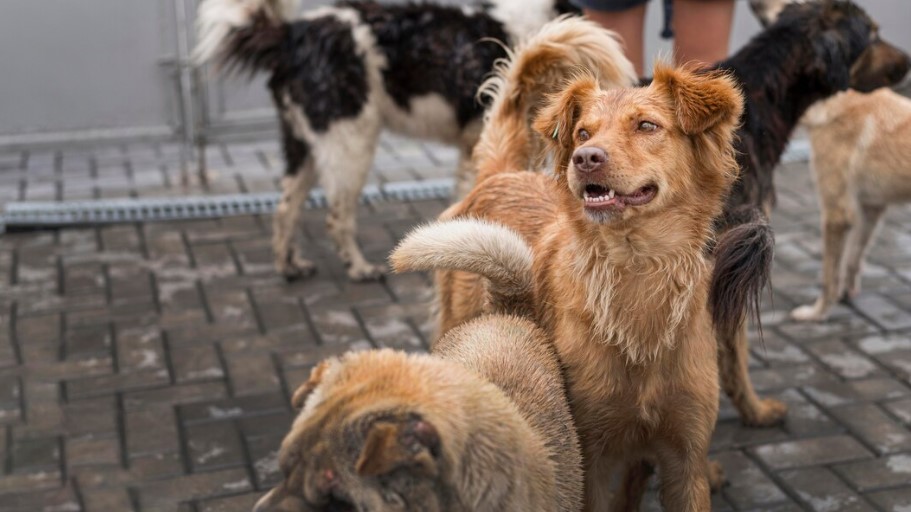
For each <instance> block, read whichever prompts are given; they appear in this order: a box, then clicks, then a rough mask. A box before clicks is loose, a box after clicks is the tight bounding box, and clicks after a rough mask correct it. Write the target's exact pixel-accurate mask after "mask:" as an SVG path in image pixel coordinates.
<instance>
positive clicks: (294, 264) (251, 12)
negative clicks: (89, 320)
mask: <svg viewBox="0 0 911 512" xmlns="http://www.w3.org/2000/svg"><path fill="white" fill-rule="evenodd" d="M299 3H300V1H299V0H205V1H203V2H202V3H201V4H200V8H199V43H198V45H197V49H196V60H197V62H207V61H211V62H213V63H215V64H217V65H219V66H220V67H221V68H222V69H223V70H226V71H241V72H249V73H251V74H252V73H256V72H263V73H268V74H269V90H270V92H271V94H272V98H273V102H274V104H275V107H276V110H277V112H278V114H279V115H278V117H279V124H280V128H281V136H282V146H283V150H284V157H285V166H286V168H285V175H284V178H283V179H282V198H281V201H280V202H279V204H278V206H277V208H276V212H275V215H274V217H273V235H272V245H273V253H274V258H275V260H274V261H275V267H276V269H277V271H278V272H279V273H280V274H281V275H282V276H284V277H285V278H286V279H288V280H293V279H298V278H303V277H307V276H309V275H311V274H313V273H314V272H315V271H316V266H315V264H314V263H313V262H312V261H310V260H308V259H306V258H304V257H303V256H302V251H301V250H300V248H299V247H298V246H297V243H296V239H297V235H298V233H299V231H300V225H299V220H300V211H301V208H302V207H303V206H304V204H305V203H306V201H307V199H308V197H309V193H310V190H311V189H312V188H313V186H314V185H316V184H317V182H319V184H320V185H321V186H322V188H323V191H324V192H325V194H326V198H327V200H328V207H329V215H328V220H327V231H328V234H329V236H330V238H331V240H332V242H333V245H334V246H335V248H336V251H337V254H338V256H339V258H340V259H341V260H342V261H343V262H344V263H345V264H346V265H347V266H348V270H347V273H348V277H349V278H350V279H351V280H354V281H363V280H372V279H378V278H380V277H382V275H383V273H384V271H385V267H384V266H383V265H381V264H375V263H371V262H370V261H368V260H367V258H366V257H365V256H364V254H363V252H362V250H361V248H360V246H359V244H358V242H357V239H356V236H357V216H356V214H357V205H358V201H359V199H360V196H361V190H362V188H363V187H364V183H365V181H366V179H367V173H368V171H369V169H370V167H371V164H372V162H373V156H374V152H375V150H376V146H377V142H378V138H379V135H380V132H381V130H383V129H389V130H392V131H396V132H399V133H402V134H405V135H409V136H414V137H420V138H423V139H431V140H436V141H440V142H443V143H446V144H452V145H455V146H457V147H458V148H459V150H460V154H461V158H460V163H459V164H458V168H457V171H456V188H457V193H458V194H457V195H463V194H464V193H465V192H466V191H467V190H468V189H469V188H470V186H471V184H472V183H473V181H474V171H473V168H472V167H471V165H470V155H471V151H472V148H473V147H474V144H475V143H476V141H477V139H478V136H479V133H480V131H481V124H482V123H481V117H482V113H483V111H484V105H483V104H482V103H481V102H479V101H478V100H477V97H476V94H477V89H478V86H479V85H480V84H481V83H482V81H483V80H484V78H485V77H486V76H487V75H488V74H489V73H490V72H491V70H492V69H493V67H494V65H495V62H496V61H497V59H499V58H501V57H504V56H505V55H506V54H507V51H506V49H505V46H504V45H506V44H510V43H517V42H518V41H520V40H522V39H524V38H525V37H527V35H528V34H530V33H532V32H533V31H534V30H537V29H538V28H540V27H541V26H542V25H543V24H544V23H546V22H547V21H549V20H551V19H553V18H554V17H556V16H557V15H558V14H559V13H562V12H565V11H566V10H569V6H568V5H567V2H566V1H565V0H558V1H554V0H493V1H491V2H483V3H479V4H478V5H477V6H474V7H472V6H461V7H460V6H451V5H438V4H434V3H431V2H421V3H410V2H407V3H401V4H381V3H378V2H373V1H340V2H339V3H337V4H336V5H335V6H333V7H321V8H317V9H313V10H310V11H307V12H304V13H300V12H299V8H298V5H299ZM610 48H612V49H613V50H614V51H615V53H616V54H617V55H620V54H622V50H621V48H620V45H619V43H617V42H616V41H611V46H610ZM624 78H625V77H624Z"/></svg>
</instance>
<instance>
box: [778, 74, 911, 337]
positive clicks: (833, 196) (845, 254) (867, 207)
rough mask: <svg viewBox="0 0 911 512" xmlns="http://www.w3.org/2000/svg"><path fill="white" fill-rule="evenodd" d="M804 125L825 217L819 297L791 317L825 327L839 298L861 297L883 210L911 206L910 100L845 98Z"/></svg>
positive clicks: (819, 109) (816, 108) (884, 92)
mask: <svg viewBox="0 0 911 512" xmlns="http://www.w3.org/2000/svg"><path fill="white" fill-rule="evenodd" d="M801 122H802V124H803V125H804V126H805V127H806V128H807V131H808V132H809V134H810V142H811V144H812V147H813V156H812V160H811V162H810V168H811V169H812V171H813V174H814V176H815V177H816V188H817V191H818V193H819V205H820V208H821V210H822V235H823V258H822V292H821V294H820V295H819V298H817V299H816V302H815V303H814V304H808V305H805V306H800V307H798V308H796V309H794V311H792V312H791V316H792V317H794V318H795V319H796V320H824V319H825V318H826V316H827V315H828V312H829V308H830V307H831V306H832V305H833V304H835V303H836V302H837V301H838V300H839V299H842V298H851V297H854V296H855V295H857V294H858V293H859V292H860V275H861V267H862V266H863V260H864V254H865V253H866V250H867V248H868V247H869V245H870V241H871V240H872V238H873V233H874V232H875V231H876V226H877V224H878V223H879V220H880V219H881V218H882V215H883V212H885V211H886V207H887V206H888V205H890V204H895V203H905V202H908V201H911V100H909V99H907V98H905V97H904V96H900V95H899V94H897V93H895V92H892V91H891V90H890V89H879V90H877V91H875V92H873V93H870V94H864V93H859V92H856V91H845V92H842V93H839V94H837V95H835V96H833V97H831V98H829V99H827V100H824V101H820V102H818V103H816V104H815V105H813V106H812V107H810V109H809V110H808V111H807V113H806V114H805V115H804V117H803V120H802V121H801Z"/></svg>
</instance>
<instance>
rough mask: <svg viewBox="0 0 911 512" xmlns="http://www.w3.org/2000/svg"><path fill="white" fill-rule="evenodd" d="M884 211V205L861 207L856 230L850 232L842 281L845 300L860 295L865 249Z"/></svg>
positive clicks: (867, 247) (868, 246)
mask: <svg viewBox="0 0 911 512" xmlns="http://www.w3.org/2000/svg"><path fill="white" fill-rule="evenodd" d="M885 211H886V206H885V205H879V204H877V205H861V207H860V212H861V218H860V222H858V225H857V228H855V229H854V231H853V232H852V236H851V238H850V239H849V240H848V247H847V249H846V258H847V262H846V264H845V276H844V280H843V281H842V284H841V286H842V290H841V292H842V294H843V296H844V297H846V298H852V297H856V296H857V294H858V293H860V275H861V269H862V268H863V264H864V257H865V256H866V254H867V249H869V248H870V242H871V241H872V240H873V233H875V232H876V228H877V227H878V226H879V221H880V219H882V217H883V213H885Z"/></svg>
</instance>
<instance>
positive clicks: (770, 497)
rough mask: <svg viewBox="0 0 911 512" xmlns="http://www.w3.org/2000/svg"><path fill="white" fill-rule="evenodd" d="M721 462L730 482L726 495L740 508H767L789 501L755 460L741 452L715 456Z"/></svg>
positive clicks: (726, 487) (725, 491)
mask: <svg viewBox="0 0 911 512" xmlns="http://www.w3.org/2000/svg"><path fill="white" fill-rule="evenodd" d="M713 458H714V459H716V460H718V462H720V463H721V465H722V467H723V468H724V474H725V477H726V478H727V482H728V484H727V485H726V486H725V488H724V491H723V492H724V496H725V498H727V499H728V500H729V501H730V502H731V503H733V504H734V506H735V507H737V508H739V509H750V508H767V507H769V506H772V505H775V504H778V503H783V502H786V501H787V496H786V495H785V494H784V492H782V491H781V489H779V488H778V486H777V485H776V484H775V482H773V481H772V479H771V478H770V477H769V476H768V475H767V474H766V473H765V472H763V470H762V468H760V467H759V466H758V465H757V464H756V463H755V462H753V461H752V460H750V459H749V458H748V457H746V456H745V455H744V454H743V453H741V452H724V453H720V454H717V455H715V456H714V457H713Z"/></svg>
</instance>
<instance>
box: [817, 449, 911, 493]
mask: <svg viewBox="0 0 911 512" xmlns="http://www.w3.org/2000/svg"><path fill="white" fill-rule="evenodd" d="M835 470H836V471H837V472H838V473H839V474H841V475H842V476H843V477H844V478H845V479H846V480H847V481H848V482H849V483H850V484H851V485H852V486H854V488H855V489H857V490H859V491H862V492H867V491H872V490H879V489H885V488H888V487H897V486H903V485H908V484H909V482H911V455H909V454H899V455H892V456H889V457H885V458H879V459H873V460H865V461H859V462H853V463H851V464H844V465H839V466H836V467H835Z"/></svg>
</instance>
